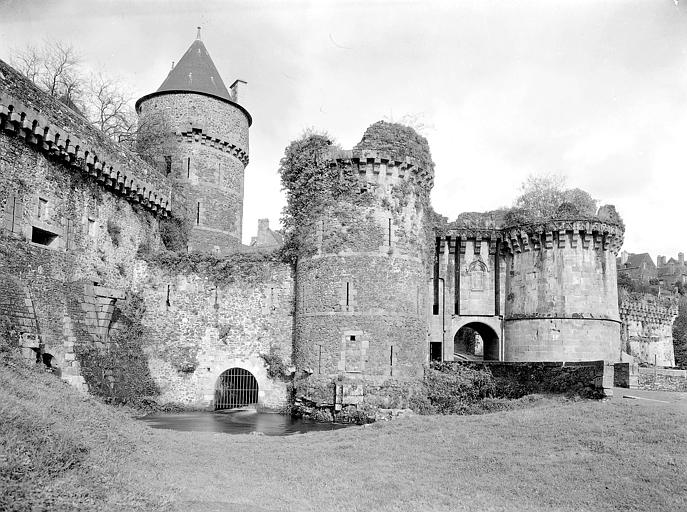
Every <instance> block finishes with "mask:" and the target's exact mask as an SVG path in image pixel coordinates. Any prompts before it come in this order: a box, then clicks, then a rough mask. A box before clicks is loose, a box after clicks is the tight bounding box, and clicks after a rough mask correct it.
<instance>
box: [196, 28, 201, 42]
mask: <svg viewBox="0 0 687 512" xmlns="http://www.w3.org/2000/svg"><path fill="white" fill-rule="evenodd" d="M196 39H198V41H200V27H198V34H196Z"/></svg>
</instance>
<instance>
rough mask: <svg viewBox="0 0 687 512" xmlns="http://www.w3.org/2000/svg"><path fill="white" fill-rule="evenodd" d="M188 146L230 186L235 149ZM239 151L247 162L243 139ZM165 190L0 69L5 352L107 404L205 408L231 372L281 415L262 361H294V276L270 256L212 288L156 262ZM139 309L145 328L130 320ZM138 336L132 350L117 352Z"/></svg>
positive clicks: (281, 389)
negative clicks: (150, 400) (142, 399)
mask: <svg viewBox="0 0 687 512" xmlns="http://www.w3.org/2000/svg"><path fill="white" fill-rule="evenodd" d="M17 97H20V98H21V102H20V101H19V100H17ZM218 126H219V125H218ZM218 126H217V127H216V126H214V125H213V126H212V129H213V130H214V129H218ZM182 135H183V134H182ZM197 135H198V136H197V137H196V136H194V137H191V139H192V141H191V142H188V140H189V137H188V136H187V135H183V136H180V137H181V138H182V142H181V143H180V144H181V145H183V144H186V145H187V146H186V147H193V146H198V148H199V149H193V150H192V154H194V155H199V158H200V156H203V155H204V158H207V159H210V158H211V156H213V157H214V155H215V153H212V152H210V151H209V150H208V148H209V149H212V151H214V152H216V153H217V154H218V155H219V156H218V157H217V158H218V159H222V158H224V160H222V161H227V162H230V163H229V164H227V169H228V170H227V172H226V174H220V173H219V171H218V173H217V174H216V177H217V179H218V180H219V178H220V177H223V179H224V180H225V181H224V182H225V184H226V187H227V188H231V189H234V188H237V187H238V185H237V183H239V181H241V183H242V176H243V175H242V172H243V165H244V164H245V162H242V161H241V159H244V160H245V159H246V158H247V156H246V155H245V154H244V153H243V152H242V151H243V150H241V151H238V150H236V149H235V148H234V149H231V150H227V148H226V147H223V146H222V149H219V150H218V149H217V148H214V149H213V145H215V146H217V145H218V144H219V145H220V146H221V144H220V143H219V142H217V140H215V139H212V140H211V139H210V138H207V137H206V136H205V135H207V134H205V135H202V136H201V135H200V134H197ZM237 143H241V144H244V147H245V151H246V152H247V139H242V140H239V141H237ZM232 166H233V167H232ZM208 167H209V164H208ZM239 170H240V174H239V173H238V171H239ZM234 171H236V172H234ZM232 173H234V174H232ZM208 176H209V175H204V176H203V179H211V178H210V177H208ZM241 187H242V185H241ZM171 190H172V184H171V181H170V180H169V179H168V178H167V177H165V176H164V175H162V174H160V172H159V171H158V170H156V169H154V168H152V167H150V166H148V165H147V164H146V163H144V162H143V161H141V160H140V159H139V158H138V157H136V156H135V155H133V154H131V153H129V152H128V151H127V150H125V149H123V148H121V147H120V146H118V145H115V144H114V143H112V142H111V141H109V140H108V139H106V138H105V137H104V136H103V135H102V134H101V133H100V132H98V131H97V130H95V129H94V128H93V127H91V126H90V125H89V124H88V123H87V122H86V121H85V119H83V118H82V117H81V116H80V115H79V114H78V113H76V112H74V111H72V110H70V109H68V108H67V107H65V106H63V105H62V104H60V103H59V102H57V101H56V100H54V99H52V98H49V97H47V96H46V95H45V94H44V93H42V92H41V91H39V90H38V89H37V88H35V87H34V86H33V84H30V83H29V82H28V81H26V80H25V79H24V78H22V77H19V76H18V75H17V74H16V72H14V71H13V70H11V68H8V67H7V66H6V65H5V64H4V63H2V62H0V297H1V298H0V317H2V318H0V320H2V324H3V325H4V326H8V327H9V330H10V332H11V335H12V337H13V340H12V341H13V342H14V343H15V344H17V345H19V346H21V347H22V348H23V352H25V353H26V354H27V356H29V357H34V356H35V355H36V354H39V353H40V354H42V355H43V360H44V361H50V363H51V366H52V367H53V369H54V371H56V372H58V373H60V374H61V375H62V377H63V378H64V379H65V380H68V381H70V382H71V383H73V384H75V385H78V386H80V387H82V388H86V387H89V388H90V389H91V391H94V392H98V393H100V394H104V395H107V396H111V395H112V394H113V393H122V392H123V393H127V392H133V393H136V394H138V395H140V394H151V395H156V396H158V399H159V400H161V401H172V402H183V403H187V404H194V405H198V406H203V407H205V406H208V405H209V404H210V403H211V402H212V399H213V398H214V397H213V391H214V386H215V384H216V381H217V379H218V377H219V375H220V374H221V372H223V371H225V370H228V369H229V368H231V367H239V368H244V369H247V370H249V371H251V372H252V373H253V374H254V376H255V377H256V379H257V381H258V384H259V386H260V394H259V400H260V403H261V404H262V405H266V406H280V405H284V403H285V401H286V398H287V397H286V385H285V383H284V382H283V381H281V380H280V379H278V378H272V377H270V376H268V374H267V372H268V368H267V365H266V363H265V361H264V360H263V359H262V358H261V357H260V354H265V355H270V356H271V357H272V358H273V359H274V358H278V359H280V360H281V361H283V363H284V364H285V365H286V366H288V365H289V364H290V363H291V360H290V359H291V326H292V304H293V284H292V283H293V277H292V276H291V270H290V267H289V266H287V265H284V264H280V263H277V262H275V261H273V260H271V259H269V258H267V259H265V260H264V263H258V264H256V265H255V269H256V272H258V275H257V276H256V275H255V274H250V275H248V276H243V275H237V276H234V277H233V278H232V279H227V278H226V276H223V280H220V281H222V282H220V283H219V284H216V283H215V284H213V283H212V282H211V281H209V280H208V277H207V275H206V273H203V272H202V271H198V272H188V271H187V270H183V271H182V270H180V269H177V270H175V269H174V267H170V266H165V265H161V264H159V263H158V264H157V265H156V264H155V263H154V261H155V259H154V257H151V255H155V254H156V253H159V252H160V251H161V250H162V245H161V241H160V234H159V220H160V218H161V217H163V216H166V215H168V214H169V213H170V209H171V205H172V201H171V197H170V195H171ZM236 194H239V192H236ZM240 194H242V189H241V190H240ZM175 208H176V205H175ZM235 211H240V209H239V210H235ZM210 220H212V222H214V220H213V219H212V218H211V219H210ZM239 226H240V225H239ZM239 229H240V227H239ZM212 237H213V239H216V238H217V237H216V235H215V234H212ZM215 243H216V242H215ZM208 261H209V262H210V263H212V261H213V260H212V259H211V258H210V259H209V260H208ZM261 261H262V260H261ZM201 267H202V262H201ZM167 286H169V291H170V295H169V306H168V305H167V301H168V296H167V289H168V288H167ZM137 303H138V306H136V307H137V308H138V310H137V311H134V313H137V314H140V318H129V317H126V318H125V316H123V315H125V314H129V313H127V311H128V310H129V309H130V307H131V305H132V304H137ZM132 322H133V323H132ZM125 328H126V329H131V331H124V329H125ZM133 331H136V332H137V334H136V337H135V338H133V339H135V341H136V344H135V345H131V344H126V343H125V345H126V346H120V345H119V344H120V341H121V340H124V341H126V339H125V338H127V337H126V336H125V337H122V336H120V334H121V333H123V332H127V334H129V333H130V334H131V336H134V332H133ZM134 366H135V367H136V368H134ZM132 379H138V382H132ZM117 390H124V391H117ZM127 390H128V391H127ZM132 390H133V391H132ZM128 396H131V395H128Z"/></svg>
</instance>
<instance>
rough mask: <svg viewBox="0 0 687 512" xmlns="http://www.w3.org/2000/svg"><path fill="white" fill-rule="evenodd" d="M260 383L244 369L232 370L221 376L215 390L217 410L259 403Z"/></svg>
mask: <svg viewBox="0 0 687 512" xmlns="http://www.w3.org/2000/svg"><path fill="white" fill-rule="evenodd" d="M258 391H259V389H258V381H257V380H256V379H255V377H254V376H253V374H252V373H251V372H249V371H248V370H244V369H243V368H230V369H228V370H226V371H225V372H222V374H221V375H220V376H219V379H218V380H217V387H216V388H215V410H219V409H236V408H237V407H245V406H246V405H253V404H257V403H258Z"/></svg>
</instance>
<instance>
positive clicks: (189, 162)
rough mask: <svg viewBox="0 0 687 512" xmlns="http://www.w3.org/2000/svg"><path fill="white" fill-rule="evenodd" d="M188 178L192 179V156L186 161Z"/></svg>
mask: <svg viewBox="0 0 687 512" xmlns="http://www.w3.org/2000/svg"><path fill="white" fill-rule="evenodd" d="M186 177H187V178H190V177H191V157H190V156H189V157H188V158H187V159H186Z"/></svg>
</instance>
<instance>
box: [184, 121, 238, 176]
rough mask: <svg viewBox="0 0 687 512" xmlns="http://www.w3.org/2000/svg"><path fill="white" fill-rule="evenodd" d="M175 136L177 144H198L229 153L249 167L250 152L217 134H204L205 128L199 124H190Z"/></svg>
mask: <svg viewBox="0 0 687 512" xmlns="http://www.w3.org/2000/svg"><path fill="white" fill-rule="evenodd" d="M174 134H175V135H176V136H177V142H184V141H186V142H198V143H200V144H202V145H204V146H209V147H211V148H214V149H217V150H219V151H221V152H223V153H229V154H230V155H232V156H234V157H236V158H237V159H238V160H239V161H240V162H241V163H242V164H243V165H244V167H245V166H247V165H248V162H249V157H248V152H247V151H246V150H245V149H244V148H241V147H239V146H237V145H236V144H232V143H231V142H227V141H226V140H223V139H222V138H221V137H220V136H218V135H217V134H214V133H203V127H202V126H199V125H198V123H193V122H189V123H187V125H186V126H185V127H184V128H182V129H180V130H177V131H176V132H175V133H174Z"/></svg>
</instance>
